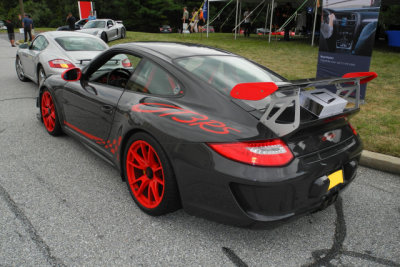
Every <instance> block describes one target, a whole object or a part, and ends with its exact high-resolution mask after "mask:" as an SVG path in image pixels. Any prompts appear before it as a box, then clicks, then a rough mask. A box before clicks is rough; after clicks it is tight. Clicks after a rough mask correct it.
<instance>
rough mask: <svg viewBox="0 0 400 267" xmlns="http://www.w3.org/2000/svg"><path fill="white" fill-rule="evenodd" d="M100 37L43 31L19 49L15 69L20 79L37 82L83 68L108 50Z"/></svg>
mask: <svg viewBox="0 0 400 267" xmlns="http://www.w3.org/2000/svg"><path fill="white" fill-rule="evenodd" d="M107 48H108V45H107V44H106V43H104V42H103V41H102V40H101V39H99V38H97V37H94V36H90V35H88V34H84V33H78V32H70V31H69V32H63V31H53V32H44V33H41V34H39V35H37V37H36V38H35V39H34V40H33V42H32V43H31V44H30V45H28V44H22V45H20V46H19V48H18V50H17V56H16V59H15V69H16V71H17V75H18V78H19V79H20V80H21V81H28V79H29V80H32V81H33V82H35V83H37V84H39V85H40V84H41V82H42V81H43V80H44V79H45V78H46V77H47V76H50V75H52V74H59V75H61V74H62V73H63V72H64V71H65V70H66V69H69V68H72V67H79V68H82V67H83V66H85V65H86V64H88V63H89V61H90V60H92V58H94V57H95V56H97V55H98V54H100V52H101V51H103V50H106V49H107Z"/></svg>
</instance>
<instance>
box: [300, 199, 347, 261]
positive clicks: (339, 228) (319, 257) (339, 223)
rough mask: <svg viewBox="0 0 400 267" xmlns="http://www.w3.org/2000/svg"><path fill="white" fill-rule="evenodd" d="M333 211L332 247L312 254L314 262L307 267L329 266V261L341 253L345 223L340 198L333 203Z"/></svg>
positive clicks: (344, 235) (344, 236)
mask: <svg viewBox="0 0 400 267" xmlns="http://www.w3.org/2000/svg"><path fill="white" fill-rule="evenodd" d="M335 210H336V214H337V218H336V223H335V225H336V226H335V235H334V238H333V245H332V247H331V248H330V249H329V250H326V249H323V250H317V251H314V252H312V256H313V258H314V262H313V263H311V264H310V265H308V266H321V265H324V266H331V264H330V261H331V260H332V259H334V258H335V257H336V256H338V255H339V254H340V253H341V251H342V248H343V242H344V240H345V238H346V222H345V220H344V213H343V202H342V198H341V197H339V198H338V199H337V201H336V203H335Z"/></svg>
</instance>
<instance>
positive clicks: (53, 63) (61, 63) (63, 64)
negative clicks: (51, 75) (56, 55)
mask: <svg viewBox="0 0 400 267" xmlns="http://www.w3.org/2000/svg"><path fill="white" fill-rule="evenodd" d="M49 65H50V67H52V68H58V69H70V68H73V67H75V66H74V64H72V63H71V62H69V61H68V60H65V59H53V60H50V61H49Z"/></svg>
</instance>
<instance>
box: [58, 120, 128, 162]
mask: <svg viewBox="0 0 400 267" xmlns="http://www.w3.org/2000/svg"><path fill="white" fill-rule="evenodd" d="M64 124H65V126H67V127H68V128H70V129H72V130H74V131H75V132H78V133H80V134H81V135H83V136H85V137H87V138H89V139H90V140H93V141H94V142H96V144H98V145H102V146H104V148H105V149H108V150H110V152H111V153H112V154H115V153H117V152H118V149H119V146H120V145H121V140H122V137H121V136H119V137H118V141H117V140H116V139H114V140H107V142H106V141H104V140H103V139H102V138H100V137H97V136H94V135H91V134H90V133H87V132H85V131H83V130H81V129H79V128H78V127H76V126H74V125H72V124H70V123H68V122H66V121H64Z"/></svg>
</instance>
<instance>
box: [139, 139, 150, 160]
mask: <svg viewBox="0 0 400 267" xmlns="http://www.w3.org/2000/svg"><path fill="white" fill-rule="evenodd" d="M140 149H141V150H142V155H143V157H142V158H143V160H144V161H145V163H146V164H147V165H148V164H149V162H148V161H147V150H146V145H145V144H144V143H140Z"/></svg>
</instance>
